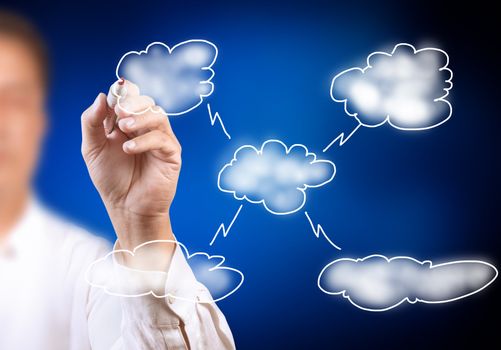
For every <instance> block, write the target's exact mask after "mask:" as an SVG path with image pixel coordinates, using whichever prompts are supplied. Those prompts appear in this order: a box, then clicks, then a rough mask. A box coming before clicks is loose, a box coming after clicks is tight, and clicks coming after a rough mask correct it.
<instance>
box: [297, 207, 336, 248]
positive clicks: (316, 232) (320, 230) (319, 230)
mask: <svg viewBox="0 0 501 350" xmlns="http://www.w3.org/2000/svg"><path fill="white" fill-rule="evenodd" d="M304 215H305V216H306V218H307V219H308V222H309V223H310V226H311V229H312V230H313V234H314V235H315V236H316V237H317V238H320V234H322V236H324V237H325V239H326V240H327V242H329V243H330V245H331V246H333V247H334V248H336V249H337V250H341V248H339V247H338V246H337V245H336V244H335V243H334V242H332V241H331V240H330V238H329V237H328V236H327V235H326V234H325V231H324V229H323V227H322V226H321V225H320V224H318V225H317V228H316V229H315V225H314V224H313V221H312V220H311V218H310V215H308V212H307V211H305V212H304Z"/></svg>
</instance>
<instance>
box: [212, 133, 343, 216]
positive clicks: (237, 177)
mask: <svg viewBox="0 0 501 350" xmlns="http://www.w3.org/2000/svg"><path fill="white" fill-rule="evenodd" d="M335 174H336V166H335V165H334V163H332V162H331V161H328V160H318V159H317V157H316V155H315V154H314V153H310V152H309V151H308V149H307V148H306V147H305V146H303V145H299V144H295V145H292V146H290V147H287V146H286V145H285V144H284V143H283V142H282V141H279V140H268V141H266V142H264V143H263V144H262V146H261V148H259V149H258V148H255V147H254V146H251V145H245V146H242V147H240V148H238V149H237V150H236V151H235V154H234V156H233V159H232V160H231V162H230V163H228V164H226V165H225V166H224V167H223V168H222V169H221V171H220V172H219V176H218V187H219V189H220V190H221V191H223V192H228V193H231V194H233V196H234V198H235V199H237V200H246V201H248V202H250V203H259V204H262V205H263V206H264V207H265V208H266V210H268V211H269V212H270V213H272V214H276V215H286V214H291V213H295V212H297V211H298V210H300V209H301V208H302V207H303V206H304V204H305V203H306V190H307V189H309V188H314V187H321V186H323V185H325V184H327V183H328V182H330V181H332V179H333V178H334V176H335Z"/></svg>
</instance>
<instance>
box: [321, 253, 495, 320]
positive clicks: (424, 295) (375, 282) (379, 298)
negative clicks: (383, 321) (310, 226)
mask: <svg viewBox="0 0 501 350" xmlns="http://www.w3.org/2000/svg"><path fill="white" fill-rule="evenodd" d="M497 275H498V271H497V269H496V268H495V267H494V266H493V265H491V264H489V263H486V262H483V261H479V260H458V261H450V262H446V263H441V264H437V265H434V264H433V263H432V262H431V261H428V260H426V261H419V260H416V259H414V258H411V257H406V256H397V257H394V258H391V259H389V258H387V257H385V256H382V255H370V256H368V257H365V258H362V259H350V258H342V259H338V260H335V261H333V262H331V263H329V264H327V265H326V266H325V267H324V268H323V269H322V271H321V272H320V275H319V276H318V287H319V288H320V290H322V291H323V292H324V293H327V294H331V295H341V296H343V297H344V298H346V299H348V300H349V301H350V302H351V303H352V304H353V305H354V306H356V307H358V308H360V309H363V310H366V311H387V310H389V309H392V308H394V307H397V306H399V305H400V304H402V303H404V302H406V301H407V302H409V303H411V304H414V303H416V302H422V303H427V304H438V303H446V302H451V301H455V300H459V299H462V298H465V297H468V296H470V295H473V294H475V293H478V292H480V291H481V290H483V289H484V288H486V287H487V286H488V285H490V284H491V283H492V282H493V281H494V280H495V279H496V278H497Z"/></svg>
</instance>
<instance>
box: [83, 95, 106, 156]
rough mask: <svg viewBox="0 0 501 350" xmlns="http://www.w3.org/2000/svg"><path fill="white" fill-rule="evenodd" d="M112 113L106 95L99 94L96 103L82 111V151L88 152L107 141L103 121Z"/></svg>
mask: <svg viewBox="0 0 501 350" xmlns="http://www.w3.org/2000/svg"><path fill="white" fill-rule="evenodd" d="M109 114H110V112H109V111H108V105H107V103H106V95H105V94H103V93H100V94H99V95H97V97H96V99H95V101H94V103H93V104H92V105H91V106H90V107H89V108H87V109H86V110H85V112H83V113H82V153H83V154H84V156H85V154H87V153H88V152H92V150H94V149H97V148H100V147H102V146H103V145H104V143H106V141H107V138H106V132H105V129H104V124H103V121H104V120H105V119H106V117H107V116H108V115H109Z"/></svg>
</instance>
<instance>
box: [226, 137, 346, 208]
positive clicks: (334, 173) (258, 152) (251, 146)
mask: <svg viewBox="0 0 501 350" xmlns="http://www.w3.org/2000/svg"><path fill="white" fill-rule="evenodd" d="M272 142H274V143H279V144H280V145H281V146H282V147H283V148H284V149H285V154H286V155H287V154H289V153H290V151H291V150H292V149H293V148H294V147H301V148H303V149H304V150H305V153H306V154H305V158H306V157H308V156H313V160H312V161H311V162H310V164H314V163H329V164H331V165H332V167H333V168H334V171H333V172H332V176H331V177H330V178H329V179H328V180H326V181H324V182H322V183H321V184H318V185H312V186H310V185H308V184H303V186H302V187H296V189H297V190H299V191H301V192H302V193H303V202H302V203H301V206H300V207H298V208H297V209H294V210H291V211H288V212H274V211H273V210H271V209H270V208H268V207H267V206H266V202H265V200H264V199H261V200H259V201H253V200H251V199H249V198H248V197H247V195H243V196H242V197H238V196H237V194H236V191H231V190H225V189H223V188H221V175H222V174H223V172H224V170H225V169H226V168H228V167H231V166H233V164H234V163H235V162H236V161H237V160H238V159H237V154H238V152H239V151H240V150H242V149H244V148H251V149H253V150H254V151H255V152H256V153H257V154H258V155H262V154H263V149H264V146H266V145H267V144H268V143H272ZM336 171H337V169H336V164H334V163H333V162H331V161H330V160H327V159H317V155H316V154H315V153H312V152H310V151H308V148H307V147H306V146H305V145H302V144H300V143H295V144H293V145H292V146H290V147H287V145H286V144H285V143H284V142H282V141H280V140H277V139H269V140H266V141H265V142H263V144H262V145H261V148H259V149H257V148H256V147H254V146H253V145H242V146H240V147H238V148H237V150H236V151H235V152H234V153H233V159H232V160H231V161H230V162H229V163H226V164H225V165H224V166H223V168H222V169H221V170H220V171H219V174H218V175H217V187H218V188H219V190H220V191H221V192H225V193H231V194H233V198H235V199H236V200H239V201H241V200H246V201H247V202H249V203H252V204H262V205H263V207H264V208H265V209H266V210H267V211H268V212H269V213H271V214H274V215H289V214H293V213H296V212H298V211H299V210H301V209H302V208H303V207H304V205H305V204H306V190H307V189H309V188H318V187H322V186H324V185H326V184H328V183H329V182H331V181H332V180H333V179H334V177H335V176H336Z"/></svg>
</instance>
